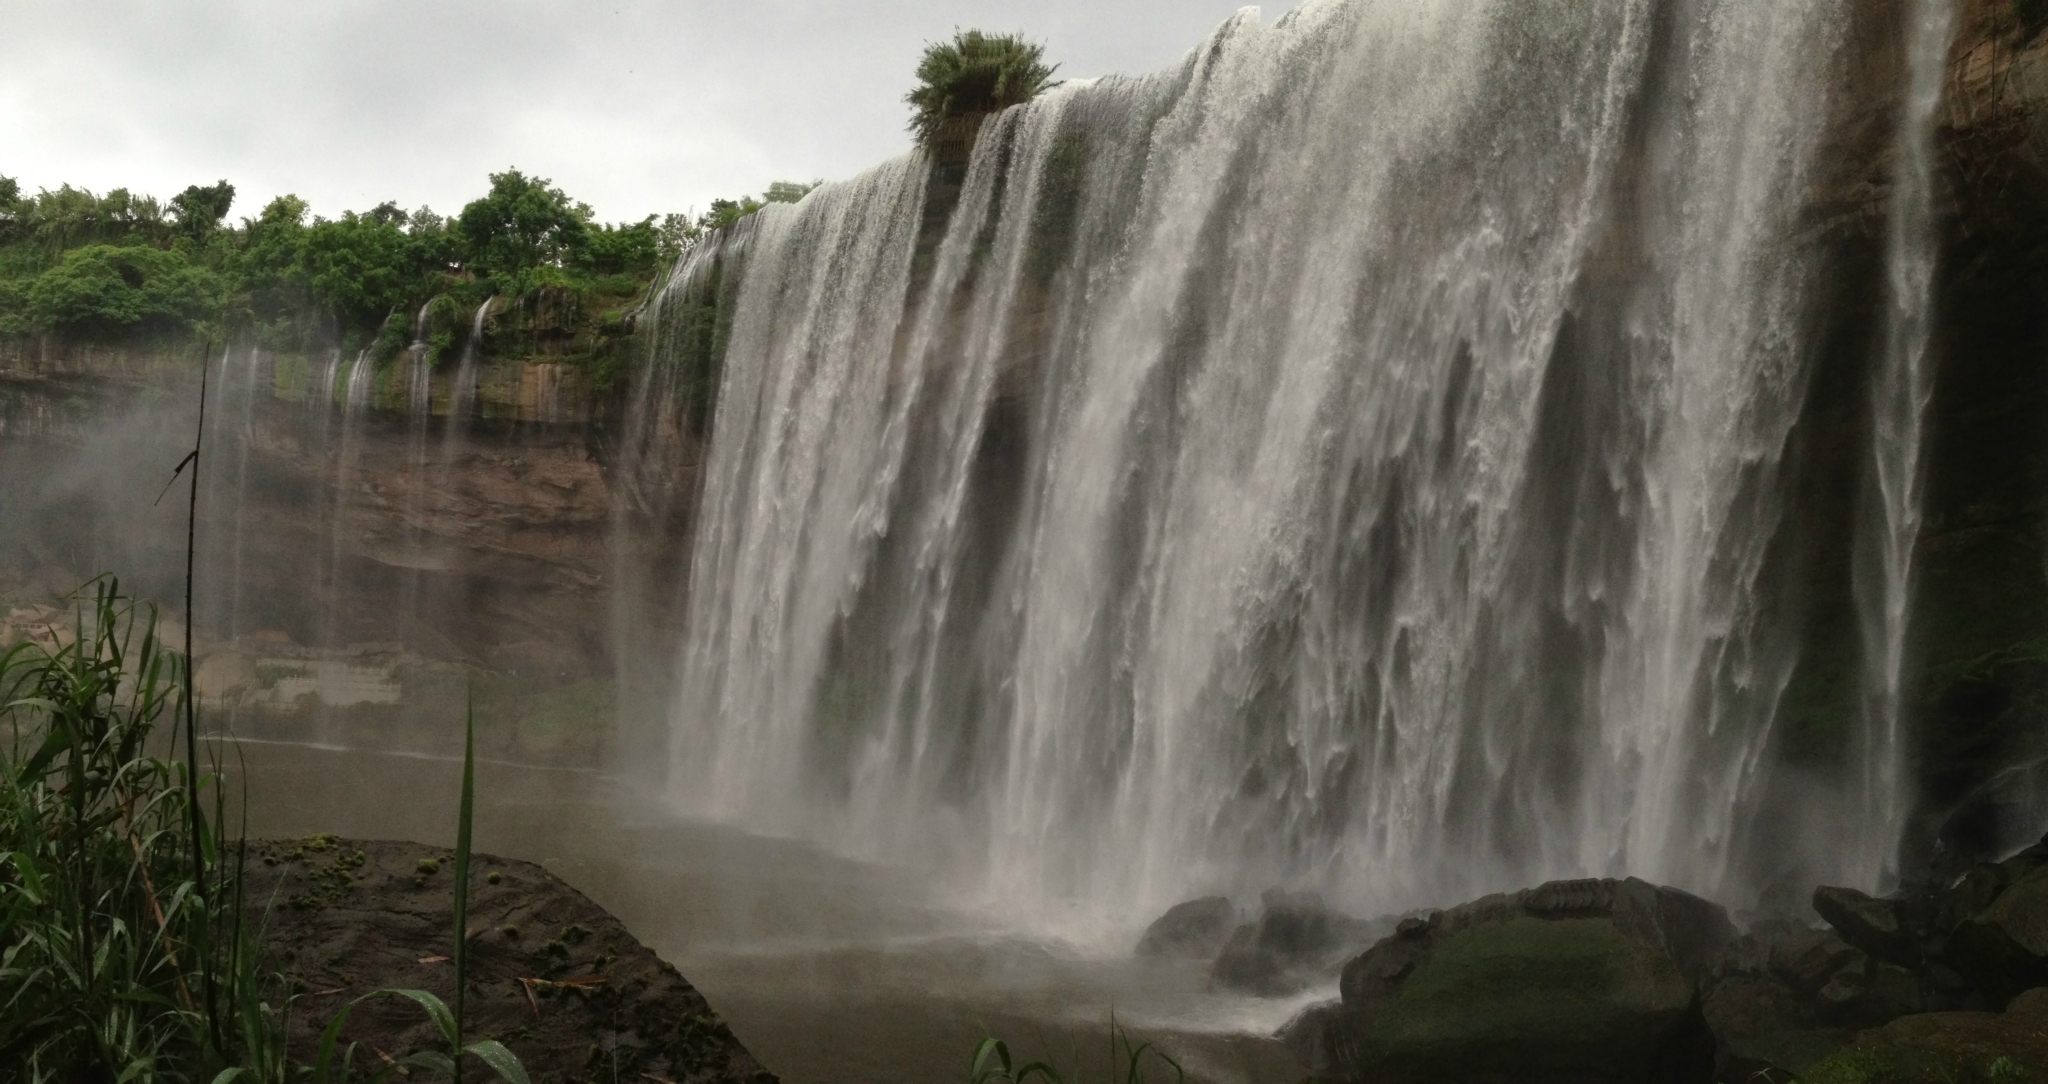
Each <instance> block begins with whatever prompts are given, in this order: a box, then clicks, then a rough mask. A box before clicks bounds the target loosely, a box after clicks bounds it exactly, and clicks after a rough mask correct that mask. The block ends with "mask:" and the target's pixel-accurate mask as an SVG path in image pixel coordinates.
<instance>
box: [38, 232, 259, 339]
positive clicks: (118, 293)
mask: <svg viewBox="0 0 2048 1084" xmlns="http://www.w3.org/2000/svg"><path fill="white" fill-rule="evenodd" d="M220 293H221V287H220V281H219V278H218V277H217V276H216V275H214V274H213V273H212V272H210V271H208V270H207V269H205V268H204V267H197V266H194V265H193V264H192V263H191V261H190V260H188V259H187V258H186V257H185V255H184V254H183V253H182V252H180V251H178V250H176V249H171V250H165V249H157V248H147V247H143V246H140V245H131V246H122V247H116V246H113V245H88V246H86V247H84V248H76V249H72V250H71V251H70V252H67V253H65V254H64V257H63V259H62V261H61V262H59V263H58V264H57V266H55V267H52V268H50V269H49V270H48V271H45V272H43V273H42V274H41V275H39V276H37V277H36V279H35V281H34V283H33V284H32V285H31V286H29V287H28V289H27V291H26V296H25V297H24V298H23V299H22V300H23V301H24V302H25V304H23V305H21V308H20V309H19V310H18V311H19V313H20V315H21V316H25V317H26V319H27V321H28V322H29V323H31V324H33V325H35V326H39V327H46V328H56V329H62V330H66V331H74V332H81V333H84V334H87V335H95V336H104V335H111V334H118V333H124V332H132V331H137V330H147V331H174V330H177V329H179V328H182V327H186V326H189V325H190V324H192V323H193V322H196V321H198V320H201V319H203V318H204V317H206V316H207V315H208V314H209V313H211V312H212V311H213V310H214V309H215V308H216V307H217V306H218V304H219V302H220ZM12 311H16V310H14V308H13V306H9V311H0V330H12V328H10V326H9V315H10V312H12ZM17 319H19V317H17Z"/></svg>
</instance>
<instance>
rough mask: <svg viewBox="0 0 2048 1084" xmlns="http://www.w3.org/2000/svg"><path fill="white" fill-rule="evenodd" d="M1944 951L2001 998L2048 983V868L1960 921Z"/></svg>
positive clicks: (1969, 976)
mask: <svg viewBox="0 0 2048 1084" xmlns="http://www.w3.org/2000/svg"><path fill="white" fill-rule="evenodd" d="M1942 955H1943V957H1945V958H1946V959H1947V961H1948V962H1949V964H1950V965H1951V966H1953V967H1954V968H1955V969H1956V970H1957V971H1959V972H1961V973H1962V975H1963V976H1964V977H1965V978H1967V979H1968V980H1969V981H1970V983H1971V984H1972V985H1974V986H1975V987H1976V988H1977V989H1978V990H1981V991H1983V992H1984V993H1985V994H1986V995H1988V996H1990V997H1991V998H1993V999H1995V1000H1996V1001H2004V1000H2007V999H2009V998H2011V997H2013V996H2014V995H2017V994H2019V993H2020V992H2021V991H2023V990H2027V989H2030V988H2032V987H2036V986H2044V985H2048V868H2038V869H2034V870H2033V871H2032V872H2030V873H2027V874H2025V875H2024V876H2021V877H2020V878H2018V879H2017V880H2015V881H2014V882H2013V883H2012V885H2011V886H2009V887H2007V888H2006V889H2005V890H2004V891H2003V892H2000V893H1999V894H1998V897H1997V898H1996V899H1994V900H1992V902H1991V905H1990V906H1989V907H1986V908H1985V909H1984V910H1983V911H1982V912H1981V913H1979V914H1977V915H1975V916H1973V917H1971V918H1969V919H1967V920H1966V921H1964V922H1962V923H1961V924H1960V925H1958V926H1957V927H1956V928H1955V930H1954V931H1953V932H1951V933H1950V934H1949V936H1948V941H1947V943H1946V944H1945V945H1944V946H1943V948H1942Z"/></svg>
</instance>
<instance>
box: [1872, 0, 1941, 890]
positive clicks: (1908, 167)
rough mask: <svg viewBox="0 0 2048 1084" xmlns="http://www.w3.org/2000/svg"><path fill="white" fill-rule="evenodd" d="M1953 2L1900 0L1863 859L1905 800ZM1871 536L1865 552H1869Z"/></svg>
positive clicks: (1880, 860) (1904, 809) (1879, 395)
mask: <svg viewBox="0 0 2048 1084" xmlns="http://www.w3.org/2000/svg"><path fill="white" fill-rule="evenodd" d="M1954 7H1955V5H1954V2H1953V0H1913V3H1912V4H1910V5H1909V6H1908V10H1909V13H1910V22H1909V24H1908V26H1907V28H1906V54H1907V55H1906V64H1907V80H1906V91H1905V95H1904V97H1903V101H1902V106H1901V109H1900V115H1899V135H1898V139H1897V164H1896V166H1895V167H1894V174H1893V179H1892V199H1891V217H1890V222H1889V223H1888V233H1887V245H1886V252H1885V263H1886V271H1887V285H1888V286H1889V307H1888V308H1887V309H1886V311H1885V325H1884V342H1883V352H1882V355H1881V358H1880V361H1879V365H1878V370H1877V374H1876V378H1875V382H1874V384H1873V396H1872V404H1871V415H1872V426H1871V431H1872V444H1871V453H1872V462H1871V467H1872V471H1871V477H1872V479H1873V483H1874V487H1875V490H1876V493H1875V497H1876V500H1877V504H1878V515H1877V517H1876V519H1877V523H1876V528H1875V531H1874V532H1871V533H1872V534H1873V535H1874V537H1868V538H1866V539H1865V540H1864V541H1865V546H1864V548H1862V549H1860V550H1859V551H1858V554H1857V556H1858V558H1859V564H1860V565H1861V566H1863V567H1860V568H1859V569H1858V572H1859V578H1860V580H1861V581H1862V582H1861V588H1862V589H1861V591H1860V592H1859V594H1860V598H1859V600H1858V601H1859V603H1860V607H1861V610H1862V619H1863V643H1864V656H1865V659H1866V663H1865V686H1866V692H1865V704H1864V712H1865V714H1866V715H1867V716H1868V723H1867V725H1866V728H1865V729H1866V732H1867V734H1868V735H1869V737H1868V740H1867V741H1866V748H1865V750H1864V764H1863V774H1864V788H1865V794H1866V796H1867V798H1866V801H1867V807H1866V809H1865V810H1864V816H1865V817H1866V818H1868V819H1869V820H1870V821H1871V822H1873V823H1876V824H1879V825H1882V826H1884V828H1885V831H1883V832H1880V833H1875V834H1874V835H1873V837H1872V838H1870V839H1866V840H1863V841H1862V842H1864V843H1866V844H1872V845H1875V846H1876V848H1877V849H1875V850H1873V851H1871V852H1870V853H1867V854H1865V855H1864V856H1862V857H1863V861H1864V863H1865V865H1866V866H1867V867H1868V868H1870V869H1872V870H1880V869H1886V867H1887V866H1888V865H1889V864H1890V863H1891V860H1892V855H1891V854H1890V853H1889V851H1888V850H1887V849H1885V848H1884V847H1883V843H1884V840H1885V838H1886V837H1891V838H1896V837H1897V835H1898V833H1899V831H1900V830H1901V829H1902V827H1903V825H1904V823H1905V819H1906V815H1907V813H1908V812H1909V808H1908V803H1907V800H1906V799H1907V788H1906V785H1905V783H1904V775H1905V741H1904V723H1903V719H1902V715H1903V696H1902V683H1903V681H1904V674H1905V652H1906V634H1907V615H1908V612H1909V608H1910V605H1911V602H1912V589H1913V550H1914V547H1915V544H1916V542H1917V541H1918V539H1919V537H1920V518H1921V517H1920V497H1921V489H1922V487H1923V484H1924V482H1925V480H1926V479H1925V475H1926V463H1925V461H1924V460H1923V458H1922V456H1923V452H1924V450H1925V449H1924V447H1923V443H1924V442H1923V434H1922V426H1923V422H1924V419H1925V415H1926V413H1927V404H1928V401H1929V400H1930V399H1931V398H1932V396H1933V392H1934V363H1933V359H1932V358H1931V357H1930V352H1931V347H1932V345H1933V338H1934V326H1933V325H1934V274H1935V259H1936V253H1937V246H1938V243H1939V237H1938V236H1937V234H1936V230H1935V223H1934V195H1935V193H1934V186H1935V163H1934V158H1935V133H1936V125H1937V121H1938V119H1939V111H1940V108H1941V100H1942V86H1943V82H1944V80H1945V78H1946V76H1947V71H1948V53H1949V48H1950V45H1951V44H1952V43H1953V41H1954V38H1955V10H1954ZM1872 547H1874V548H1875V551H1876V552H1875V553H1871V552H1870V549H1871V548H1872ZM1873 564H1874V565H1875V567H1874V568H1872V567H1870V566H1871V565H1873ZM1887 872H1892V873H1895V872H1896V871H1889V870H1888V871H1887Z"/></svg>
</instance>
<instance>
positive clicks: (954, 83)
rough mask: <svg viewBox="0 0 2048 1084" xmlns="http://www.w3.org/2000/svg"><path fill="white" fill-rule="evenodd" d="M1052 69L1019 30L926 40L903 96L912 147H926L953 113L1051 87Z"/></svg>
mask: <svg viewBox="0 0 2048 1084" xmlns="http://www.w3.org/2000/svg"><path fill="white" fill-rule="evenodd" d="M1057 67H1058V65H1052V66H1047V65H1046V63H1045V46H1043V45H1039V44H1036V43H1033V42H1030V41H1027V40H1025V38H1024V35H1022V34H984V33H982V32H981V31H979V30H966V31H962V32H960V33H958V34H955V35H954V36H953V40H952V41H935V42H932V43H931V44H930V45H927V46H925V50H924V59H923V60H922V61H920V62H919V63H918V65H917V79H918V87H917V89H916V90H913V91H911V92H910V93H909V94H908V95H905V97H904V100H905V101H907V102H909V103H910V108H911V117H910V130H911V132H912V133H914V134H915V135H916V136H917V142H918V145H920V146H923V147H930V146H932V145H933V144H934V143H936V142H937V140H938V137H939V130H940V128H941V127H943V126H944V125H945V122H946V121H948V120H950V119H952V118H954V117H960V116H967V115H970V114H974V113H995V112H999V111H1001V110H1003V109H1007V108H1009V107H1010V106H1013V105H1020V104H1022V103H1024V102H1028V101H1030V100H1031V99H1032V98H1034V97H1036V96H1037V95H1038V92H1039V91H1042V90H1044V89H1046V88H1047V87H1049V86H1051V85H1052V73H1053V71H1054V70H1055V69H1056V68H1057Z"/></svg>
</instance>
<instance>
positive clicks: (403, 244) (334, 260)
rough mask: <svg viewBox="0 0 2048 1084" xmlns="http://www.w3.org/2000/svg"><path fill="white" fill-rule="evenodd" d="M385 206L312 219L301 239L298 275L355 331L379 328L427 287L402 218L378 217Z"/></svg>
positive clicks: (424, 272)
mask: <svg viewBox="0 0 2048 1084" xmlns="http://www.w3.org/2000/svg"><path fill="white" fill-rule="evenodd" d="M388 207H390V205H389V204H385V205H384V207H380V208H378V209H377V210H376V211H371V212H370V213H368V214H356V213H354V212H350V213H348V214H344V215H342V216H341V218H339V219H337V220H335V221H332V222H328V221H318V220H316V221H315V222H314V223H313V225H312V226H311V227H310V228H308V229H307V230H306V231H305V233H304V235H303V236H302V237H301V238H300V240H299V257H298V261H297V267H296V270H301V271H302V272H303V273H304V275H305V277H306V282H307V283H308V285H310V286H311V287H312V291H313V295H314V296H315V297H317V298H319V299H320V300H321V301H323V302H325V303H326V304H327V305H328V306H329V307H330V308H332V309H333V310H334V311H335V312H336V313H339V314H340V315H341V316H342V317H343V318H344V319H346V320H348V321H349V322H350V323H352V324H355V325H357V326H370V325H379V324H381V323H382V322H383V321H384V320H385V318H386V317H388V316H389V315H390V314H392V313H394V312H397V311H398V310H399V309H401V308H403V307H405V306H406V305H407V303H408V302H410V301H411V300H412V299H413V298H415V297H419V296H422V294H423V293H425V292H426V290H427V288H428V287H429V285H430V283H429V281H428V277H427V268H426V267H425V266H424V264H423V261H422V259H421V256H422V253H421V246H420V245H419V244H417V243H416V242H415V240H414V238H413V236H412V235H411V234H409V233H407V232H406V230H405V228H404V227H403V226H401V225H400V224H399V223H400V222H401V221H403V216H395V215H393V214H390V213H383V214H380V213H378V212H379V211H383V210H385V208H388Z"/></svg>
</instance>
